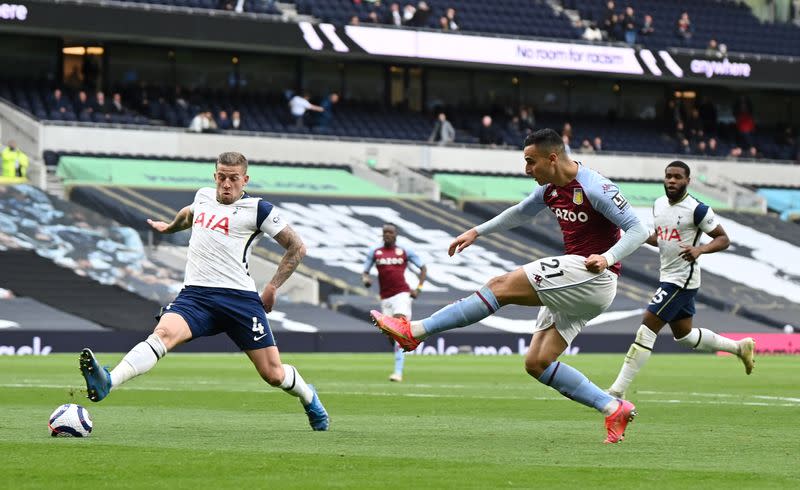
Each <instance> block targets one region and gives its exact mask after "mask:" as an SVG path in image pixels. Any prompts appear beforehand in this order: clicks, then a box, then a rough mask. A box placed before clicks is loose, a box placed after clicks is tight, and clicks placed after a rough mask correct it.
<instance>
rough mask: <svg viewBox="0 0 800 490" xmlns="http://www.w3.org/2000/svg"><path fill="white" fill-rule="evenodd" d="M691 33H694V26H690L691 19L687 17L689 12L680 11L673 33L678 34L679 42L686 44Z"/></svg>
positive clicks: (689, 39) (690, 37) (690, 38)
mask: <svg viewBox="0 0 800 490" xmlns="http://www.w3.org/2000/svg"><path fill="white" fill-rule="evenodd" d="M692 34H694V28H693V27H692V21H691V20H690V19H689V12H682V13H681V16H680V17H679V18H678V22H677V23H676V25H675V35H677V36H678V39H680V41H681V43H683V44H684V45H688V44H689V42H690V41H691V40H692Z"/></svg>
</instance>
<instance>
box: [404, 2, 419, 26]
mask: <svg viewBox="0 0 800 490" xmlns="http://www.w3.org/2000/svg"><path fill="white" fill-rule="evenodd" d="M416 12H417V9H416V8H415V7H414V6H413V5H411V4H410V3H407V4H406V6H405V7H403V25H404V26H405V25H413V23H412V20H413V19H414V14H415V13H416Z"/></svg>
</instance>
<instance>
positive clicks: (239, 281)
mask: <svg viewBox="0 0 800 490" xmlns="http://www.w3.org/2000/svg"><path fill="white" fill-rule="evenodd" d="M191 210H192V214H193V224H192V237H191V239H190V240H189V253H188V260H187V262H186V277H185V278H184V281H183V285H184V286H205V287H215V288H230V289H239V290H245V291H256V285H255V282H254V281H253V278H252V277H250V273H249V272H248V268H249V265H248V263H249V260H250V253H251V252H252V250H253V247H254V246H255V244H256V242H257V241H258V239H259V238H260V236H261V234H262V233H266V234H267V235H269V236H270V237H274V236H275V235H277V234H278V232H280V231H281V230H283V229H284V228H285V227H286V225H287V223H286V222H285V221H284V220H283V218H281V216H280V215H279V214H278V210H277V208H275V206H273V205H272V204H270V203H268V202H267V201H264V200H262V199H261V198H258V197H251V196H249V195H248V194H246V193H245V194H244V195H243V196H242V197H241V198H240V199H239V200H238V201H236V202H234V203H232V204H222V203H220V202H218V201H217V191H216V190H215V189H214V188H212V187H203V188H202V189H200V190H199V191H197V194H195V196H194V202H192V205H191Z"/></svg>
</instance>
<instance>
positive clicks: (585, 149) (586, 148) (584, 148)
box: [578, 138, 594, 153]
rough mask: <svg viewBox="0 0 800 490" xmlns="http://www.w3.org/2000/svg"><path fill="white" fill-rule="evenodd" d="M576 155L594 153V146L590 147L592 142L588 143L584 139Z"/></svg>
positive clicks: (587, 139) (586, 139)
mask: <svg viewBox="0 0 800 490" xmlns="http://www.w3.org/2000/svg"><path fill="white" fill-rule="evenodd" d="M578 153H594V146H592V142H591V141H589V138H584V139H583V141H581V146H580V148H578Z"/></svg>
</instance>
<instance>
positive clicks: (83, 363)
mask: <svg viewBox="0 0 800 490" xmlns="http://www.w3.org/2000/svg"><path fill="white" fill-rule="evenodd" d="M78 361H79V362H78V364H79V366H80V370H81V374H82V375H83V378H84V379H85V380H86V392H87V396H88V398H89V399H90V400H91V401H93V402H99V401H100V400H102V399H103V398H105V397H106V396H108V392H109V391H111V375H110V374H109V373H108V368H106V367H105V366H100V363H98V362H97V359H96V358H95V357H94V352H92V350H91V349H89V348H88V347H87V348H84V349H83V350H82V351H81V355H80V357H79V358H78Z"/></svg>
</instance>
